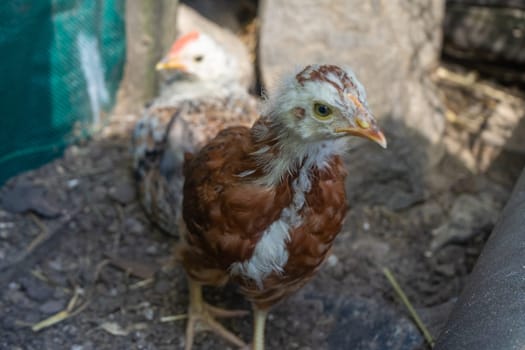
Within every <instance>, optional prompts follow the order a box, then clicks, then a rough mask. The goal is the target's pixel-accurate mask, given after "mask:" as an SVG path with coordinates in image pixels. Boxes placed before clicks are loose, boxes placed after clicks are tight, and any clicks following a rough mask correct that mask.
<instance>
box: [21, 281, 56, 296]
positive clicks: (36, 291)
mask: <svg viewBox="0 0 525 350" xmlns="http://www.w3.org/2000/svg"><path fill="white" fill-rule="evenodd" d="M20 283H21V284H22V287H23V289H24V291H25V293H26V295H27V296H28V297H29V298H31V299H33V300H35V301H47V300H49V299H50V298H51V297H52V296H53V288H50V287H48V286H47V285H45V284H44V283H43V282H41V281H38V280H36V279H34V278H22V279H21V280H20Z"/></svg>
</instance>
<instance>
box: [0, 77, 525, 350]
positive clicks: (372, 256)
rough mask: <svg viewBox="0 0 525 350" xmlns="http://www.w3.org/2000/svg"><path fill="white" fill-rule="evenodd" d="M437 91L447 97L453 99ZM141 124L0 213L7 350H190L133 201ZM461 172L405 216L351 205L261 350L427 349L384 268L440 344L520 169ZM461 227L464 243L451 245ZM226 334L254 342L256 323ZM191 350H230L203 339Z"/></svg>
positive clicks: (180, 275)
mask: <svg viewBox="0 0 525 350" xmlns="http://www.w3.org/2000/svg"><path fill="white" fill-rule="evenodd" d="M441 87H442V89H443V91H444V94H445V96H456V93H457V92H458V91H457V89H458V88H457V87H452V88H451V87H450V86H448V87H447V86H446V84H445V85H442V86H441ZM463 92H464V91H463ZM447 94H448V95H447ZM449 102H450V101H449ZM453 102H454V101H452V102H450V103H453ZM472 103H481V102H480V101H477V102H476V100H473V101H470V102H469V105H472ZM453 107H454V106H453ZM456 107H457V108H459V107H458V106H457V105H456ZM456 112H458V111H457V109H456ZM459 115H461V113H459ZM134 120H135V119H134V118H133V117H132V116H129V117H118V118H115V119H114V120H113V121H112V122H111V124H110V125H109V126H108V127H107V128H106V129H104V131H103V132H101V133H99V134H97V135H95V136H94V137H93V139H92V140H90V141H89V142H86V143H83V144H79V145H75V146H71V147H70V148H68V149H67V151H66V152H65V155H64V157H62V158H60V159H57V160H56V161H54V162H52V163H50V164H48V165H46V166H44V167H42V168H40V169H37V170H35V171H30V172H28V173H25V174H22V175H20V176H18V177H16V178H13V179H12V180H10V181H9V182H8V183H7V184H6V185H5V186H4V187H3V189H2V190H1V191H0V201H1V203H3V206H4V207H6V205H7V206H8V207H9V208H11V210H15V211H16V210H17V211H22V212H20V213H12V212H10V211H7V210H0V286H1V287H2V288H1V294H0V314H1V315H2V317H1V319H0V334H1V336H0V348H1V349H35V350H36V349H71V350H90V349H182V348H183V345H184V326H185V322H184V320H173V318H172V319H170V318H169V317H168V316H174V315H183V314H184V313H185V311H186V306H187V302H188V296H187V284H186V281H185V277H184V272H183V271H182V269H181V267H180V266H176V265H175V264H173V263H172V261H171V258H170V252H171V250H172V247H173V245H174V243H175V239H174V238H172V237H169V236H166V235H164V234H162V233H161V232H160V231H159V230H158V229H157V228H155V227H154V226H152V225H151V224H150V223H149V221H148V219H147V218H146V217H145V215H144V213H143V211H142V210H141V207H140V204H139V202H138V199H137V198H136V193H135V189H134V183H133V177H132V172H131V169H130V164H131V159H130V153H129V135H130V132H129V130H130V128H131V127H132V125H133V122H134ZM462 132H463V131H462V130H461V127H460V126H458V124H457V123H453V122H449V124H448V125H447V137H446V140H445V141H444V142H452V143H453V142H456V143H457V142H459V141H458V140H462V138H461V137H460V136H458V135H462ZM461 142H463V141H461ZM461 142H460V144H462V147H463V150H462V152H466V153H468V154H470V153H472V152H474V150H473V147H472V143H471V142H470V143H467V142H463V143H461ZM500 151H501V150H498V152H500ZM469 152H470V153H469ZM462 159H463V158H461V157H458V156H457V155H454V156H453V155H451V154H449V153H447V154H446V155H445V156H444V158H443V159H442V161H441V162H440V164H438V166H437V167H436V168H435V169H434V170H433V172H434V175H436V176H437V177H438V178H440V179H448V180H447V181H446V184H445V185H444V186H441V187H440V188H441V190H440V191H434V192H432V193H430V194H429V195H428V196H426V197H425V198H424V199H422V200H420V201H417V202H415V203H413V204H411V205H410V206H408V207H404V208H401V209H395V210H394V209H392V208H391V207H389V206H388V205H382V204H378V203H375V202H374V201H373V200H362V201H359V200H357V201H353V202H351V203H350V204H351V209H350V211H349V213H348V217H347V221H346V224H345V228H344V230H343V232H342V233H341V234H340V235H339V236H338V238H337V240H336V242H335V246H334V249H333V255H332V256H331V257H330V258H329V259H328V261H327V263H326V264H325V265H324V267H323V268H322V269H321V271H320V272H319V273H318V275H317V276H316V277H315V278H314V279H313V280H312V281H311V282H310V283H309V284H308V285H307V286H306V287H305V288H303V289H302V290H301V291H300V292H299V293H297V294H296V295H294V296H293V297H291V298H290V299H288V300H287V301H286V302H283V303H281V304H279V305H278V306H276V307H275V308H274V309H273V310H272V311H271V314H270V318H269V321H268V325H267V330H266V335H267V339H266V344H267V347H268V348H269V349H345V348H354V349H385V348H388V349H425V348H427V345H426V344H425V342H424V340H423V338H422V336H421V335H420V333H419V332H418V330H417V329H416V328H415V326H414V325H413V324H412V323H411V321H409V319H410V317H409V316H408V313H407V312H406V310H405V308H404V307H403V306H402V304H401V303H400V301H399V299H398V298H397V297H396V295H395V293H394V292H393V289H392V286H391V284H390V283H389V282H388V281H387V279H386V278H385V276H384V275H383V272H382V268H383V267H388V268H389V269H390V270H391V271H392V272H393V274H394V275H395V276H396V278H397V279H398V281H399V283H400V285H401V286H402V288H403V290H404V291H405V293H406V294H407V295H408V297H409V299H410V300H411V302H412V303H413V304H414V306H415V307H416V308H417V310H418V311H419V312H420V313H421V315H422V317H423V319H424V321H425V323H426V324H427V325H428V326H429V328H430V330H431V332H432V333H433V334H434V336H436V335H437V334H438V332H439V329H440V327H442V325H443V322H444V321H445V320H446V317H447V316H448V314H449V312H450V309H451V307H452V306H453V304H454V300H455V298H456V297H457V296H458V294H459V293H460V292H461V289H462V287H463V286H464V284H465V277H466V276H467V275H468V274H469V272H470V271H471V269H472V267H473V265H474V263H475V261H476V258H477V256H478V255H479V253H480V251H481V249H482V246H483V243H484V242H485V240H486V238H487V237H488V235H489V233H490V231H491V229H492V227H493V225H494V222H495V220H496V219H497V214H498V213H499V212H500V210H501V209H502V207H503V205H504V204H505V202H506V200H507V198H508V197H509V195H510V191H511V190H512V185H513V183H514V181H515V179H516V178H517V176H518V175H519V172H520V171H521V169H522V167H523V165H524V164H525V158H524V157H523V156H520V155H517V154H513V153H510V152H506V151H502V152H501V153H499V155H498V156H497V157H493V158H492V159H494V161H492V162H490V166H485V167H484V169H483V171H475V170H473V169H472V166H466V165H465V164H463V163H462ZM474 159H476V157H474ZM480 162H481V161H480ZM477 165H479V164H474V166H477ZM480 167H481V165H480ZM382 185H383V186H390V185H391V186H396V182H391V183H389V182H386V183H383V184H382ZM370 186H371V187H372V189H370V191H374V189H373V188H374V184H370ZM381 188H382V187H377V189H376V190H375V191H381ZM352 198H354V199H355V198H358V197H356V196H355V194H350V199H352ZM6 203H7V204H6ZM25 209H29V211H27V210H25ZM460 214H463V216H461V215H460ZM458 215H459V216H458ZM458 223H459V224H461V225H463V226H461V227H460V229H459V232H460V233H461V234H457V235H452V236H446V233H447V232H448V233H450V232H455V231H454V225H456V226H457V225H458ZM456 231H458V230H456ZM438 236H439V237H440V238H439V239H436V237H438ZM205 298H206V299H207V300H208V301H209V302H210V303H212V304H214V305H222V306H227V307H235V308H244V309H249V307H250V306H249V304H248V303H247V302H246V301H244V300H243V299H242V297H241V296H240V295H239V294H237V292H236V290H235V287H234V286H228V287H227V288H225V289H224V290H212V289H210V290H206V293H205ZM166 317H168V318H166ZM50 321H55V322H56V323H54V324H52V323H53V322H50ZM224 324H225V325H226V327H228V328H229V329H231V330H233V331H234V332H235V333H237V334H239V335H240V336H241V337H242V338H243V339H245V340H246V341H249V339H250V338H251V324H252V321H251V318H250V317H246V318H240V319H235V320H228V321H225V322H224ZM396 332H397V333H396ZM394 334H396V335H395V336H394ZM194 348H195V349H228V348H230V347H229V345H228V344H226V343H224V342H223V341H222V340H220V339H218V338H217V337H216V336H214V335H212V334H209V333H206V334H205V335H199V336H198V337H197V339H196V344H195V347H194Z"/></svg>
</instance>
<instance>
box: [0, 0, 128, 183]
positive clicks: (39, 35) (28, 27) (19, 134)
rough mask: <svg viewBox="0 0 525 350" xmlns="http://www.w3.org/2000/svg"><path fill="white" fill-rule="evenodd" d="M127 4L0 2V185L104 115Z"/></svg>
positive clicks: (120, 54)
mask: <svg viewBox="0 0 525 350" xmlns="http://www.w3.org/2000/svg"><path fill="white" fill-rule="evenodd" d="M124 3H125V0H98V1H97V0H94V1H91V0H8V1H1V2H0V53H1V54H0V102H1V113H2V114H1V116H0V185H1V184H2V183H3V182H4V181H5V180H6V179H7V178H9V177H10V176H13V175H15V174H17V173H19V172H20V171H23V170H26V169H30V168H34V167H37V166H39V165H41V164H43V163H45V162H47V161H49V160H50V159H52V158H53V157H56V156H57V155H60V154H61V152H62V150H63V149H64V147H65V146H66V145H67V144H68V143H70V142H72V141H74V140H75V139H76V138H78V137H83V136H87V135H89V131H90V130H91V129H92V127H93V126H95V125H100V123H101V122H102V121H103V120H104V118H103V116H104V113H106V112H107V111H108V110H109V109H110V108H111V106H112V104H113V102H114V97H115V92H116V90H117V87H118V84H119V82H120V79H121V76H122V71H123V65H124V59H125V27H124V12H125V11H124Z"/></svg>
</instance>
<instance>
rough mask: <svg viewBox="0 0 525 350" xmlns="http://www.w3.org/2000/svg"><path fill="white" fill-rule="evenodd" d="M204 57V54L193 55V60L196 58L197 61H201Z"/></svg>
mask: <svg viewBox="0 0 525 350" xmlns="http://www.w3.org/2000/svg"><path fill="white" fill-rule="evenodd" d="M203 59H204V56H202V55H199V56H195V57H193V60H194V61H195V62H200V61H202V60H203Z"/></svg>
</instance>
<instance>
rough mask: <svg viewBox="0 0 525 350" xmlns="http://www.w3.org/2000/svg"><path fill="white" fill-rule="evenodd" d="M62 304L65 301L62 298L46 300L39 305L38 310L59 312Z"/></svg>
mask: <svg viewBox="0 0 525 350" xmlns="http://www.w3.org/2000/svg"><path fill="white" fill-rule="evenodd" d="M64 306H65V303H64V301H63V300H49V301H46V302H45V303H44V304H42V305H40V307H39V308H38V310H40V312H43V313H45V314H54V313H57V312H59V311H60V310H63V309H64Z"/></svg>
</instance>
